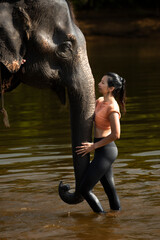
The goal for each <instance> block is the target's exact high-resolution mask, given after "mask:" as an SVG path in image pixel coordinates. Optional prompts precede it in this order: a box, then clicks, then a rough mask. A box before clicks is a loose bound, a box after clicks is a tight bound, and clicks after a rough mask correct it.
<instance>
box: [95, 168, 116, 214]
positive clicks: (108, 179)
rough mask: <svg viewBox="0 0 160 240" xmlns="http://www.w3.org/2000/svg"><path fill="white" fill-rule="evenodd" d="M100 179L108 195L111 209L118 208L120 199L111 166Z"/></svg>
mask: <svg viewBox="0 0 160 240" xmlns="http://www.w3.org/2000/svg"><path fill="white" fill-rule="evenodd" d="M100 181H101V184H102V186H103V188H104V190H105V192H106V194H107V196H108V199H109V204H110V208H111V209H112V210H120V201H119V198H118V195H117V193H116V189H115V184H114V177H113V172H112V167H110V168H109V169H108V171H107V172H106V174H105V175H104V176H103V177H102V178H101V180H100Z"/></svg>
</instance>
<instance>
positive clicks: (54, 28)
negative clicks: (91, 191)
mask: <svg viewBox="0 0 160 240" xmlns="http://www.w3.org/2000/svg"><path fill="white" fill-rule="evenodd" d="M22 59H26V63H25V64H24V65H22V64H21V62H22ZM0 68H1V72H0V74H1V77H2V81H3V84H4V85H3V86H4V88H5V89H4V90H5V92H7V91H11V90H12V89H14V88H15V87H17V86H18V85H19V84H20V83H25V84H28V85H31V86H34V87H40V88H51V89H53V90H54V91H55V92H56V93H57V94H58V96H59V98H60V100H61V102H62V103H63V104H64V103H65V89H67V92H68V97H69V101H70V115H71V129H72V152H73V164H74V170H75V181H76V183H75V185H76V186H75V192H74V193H70V192H69V186H68V185H63V183H62V182H61V183H60V185H59V194H60V197H61V198H62V200H63V201H64V202H66V203H69V204H77V203H79V202H81V201H83V198H82V196H81V195H80V193H79V186H80V182H81V179H82V178H83V175H84V172H85V170H86V168H87V166H88V164H89V155H87V156H85V157H83V158H82V157H81V156H78V155H77V154H76V153H75V147H76V146H78V145H80V144H81V142H84V141H91V135H92V122H93V115H94V108H95V92H94V79H93V76H92V72H91V69H90V66H89V63H88V57H87V53H86V42H85V39H84V36H83V34H82V32H81V31H80V29H79V28H78V27H77V25H76V24H75V22H74V19H73V14H72V12H71V9H70V7H69V4H68V3H67V2H66V1H65V0H12V1H11V0H6V1H5V0H3V1H1V0H0Z"/></svg>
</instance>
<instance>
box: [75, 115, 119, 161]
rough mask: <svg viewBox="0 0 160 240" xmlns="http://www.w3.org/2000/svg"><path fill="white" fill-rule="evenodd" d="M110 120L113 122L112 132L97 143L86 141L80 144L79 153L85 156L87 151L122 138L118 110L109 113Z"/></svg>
mask: <svg viewBox="0 0 160 240" xmlns="http://www.w3.org/2000/svg"><path fill="white" fill-rule="evenodd" d="M109 120H110V124H111V133H110V134H109V135H108V136H107V137H105V138H103V139H102V140H100V141H98V142H96V143H89V142H84V143H82V146H78V147H77V149H78V150H77V151H76V153H77V154H83V155H82V157H83V156H85V155H86V154H87V153H89V152H91V151H93V150H95V149H97V148H100V147H103V146H104V145H106V144H108V143H110V142H113V141H115V140H116V139H119V138H120V122H119V114H118V113H116V112H112V113H111V114H110V115H109Z"/></svg>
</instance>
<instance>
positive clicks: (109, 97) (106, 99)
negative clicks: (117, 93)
mask: <svg viewBox="0 0 160 240" xmlns="http://www.w3.org/2000/svg"><path fill="white" fill-rule="evenodd" d="M103 97H104V101H105V102H113V101H114V97H113V95H111V94H110V93H108V94H106V95H103Z"/></svg>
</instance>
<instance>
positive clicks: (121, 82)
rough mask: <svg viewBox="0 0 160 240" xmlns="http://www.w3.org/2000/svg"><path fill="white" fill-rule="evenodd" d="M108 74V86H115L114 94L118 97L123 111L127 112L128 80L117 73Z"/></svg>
mask: <svg viewBox="0 0 160 240" xmlns="http://www.w3.org/2000/svg"><path fill="white" fill-rule="evenodd" d="M106 75H107V76H108V86H109V87H114V90H113V92H112V93H113V96H114V97H115V98H116V100H117V101H118V103H119V104H120V107H121V109H122V111H123V113H124V114H125V112H126V107H125V103H126V101H125V98H126V80H125V79H124V78H122V77H120V76H119V75H118V74H116V73H112V72H108V73H107V74H106Z"/></svg>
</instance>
